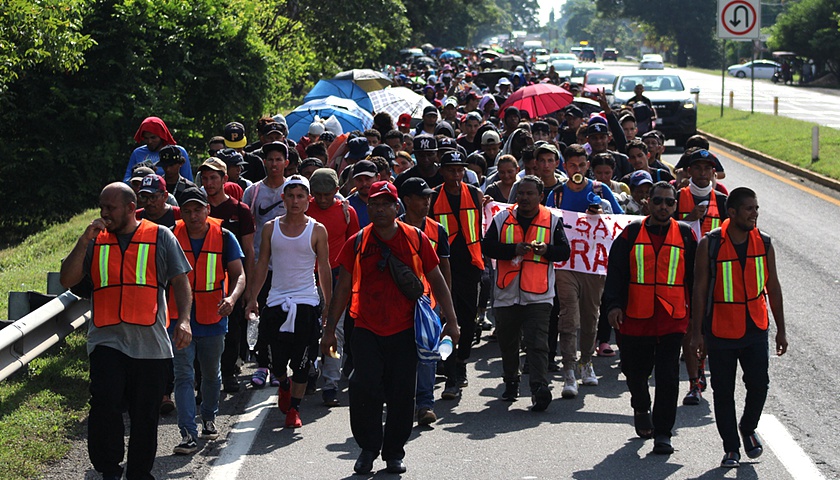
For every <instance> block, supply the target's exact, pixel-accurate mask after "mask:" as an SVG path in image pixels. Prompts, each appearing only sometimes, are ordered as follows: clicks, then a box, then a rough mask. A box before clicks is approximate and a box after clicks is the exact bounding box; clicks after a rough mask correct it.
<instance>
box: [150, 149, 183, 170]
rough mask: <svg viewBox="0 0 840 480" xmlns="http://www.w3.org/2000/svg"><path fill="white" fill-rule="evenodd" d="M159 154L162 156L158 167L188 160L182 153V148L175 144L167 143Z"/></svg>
mask: <svg viewBox="0 0 840 480" xmlns="http://www.w3.org/2000/svg"><path fill="white" fill-rule="evenodd" d="M158 156H159V157H160V159H159V160H158V162H157V164H156V165H157V166H158V167H167V166H169V165H174V164H176V163H181V162H184V161H186V159H185V158H184V155H183V154H182V153H181V150H179V149H178V147H176V146H175V145H167V146H165V147H163V148H161V149H160V151H159V152H158Z"/></svg>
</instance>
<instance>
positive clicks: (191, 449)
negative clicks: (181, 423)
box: [172, 432, 198, 455]
mask: <svg viewBox="0 0 840 480" xmlns="http://www.w3.org/2000/svg"><path fill="white" fill-rule="evenodd" d="M196 450H198V444H197V443H195V438H193V436H192V435H190V434H189V433H186V432H184V436H183V438H182V439H181V443H179V444H178V445H175V448H173V449H172V451H173V452H175V453H177V454H179V455H189V454H191V453H195V452H196Z"/></svg>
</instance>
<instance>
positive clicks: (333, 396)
mask: <svg viewBox="0 0 840 480" xmlns="http://www.w3.org/2000/svg"><path fill="white" fill-rule="evenodd" d="M321 400H323V403H324V406H327V407H337V406H339V405H341V403H339V401H338V391H337V390H336V389H334V388H331V389H329V390H324V391H322V392H321Z"/></svg>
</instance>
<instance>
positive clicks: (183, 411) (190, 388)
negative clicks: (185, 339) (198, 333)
mask: <svg viewBox="0 0 840 480" xmlns="http://www.w3.org/2000/svg"><path fill="white" fill-rule="evenodd" d="M224 348H225V336H224V335H214V336H212V337H193V339H192V342H190V344H189V346H188V347H186V348H183V349H181V350H176V349H174V348H173V350H175V358H174V359H173V363H174V366H175V403H176V405H178V429H179V430H180V431H181V432H182V433H183V432H184V430H186V431H187V432H189V433H190V435H192V436H193V437H198V428H197V427H196V424H195V371H194V369H193V362H194V361H195V358H196V356H197V357H198V363H199V364H200V365H201V419H202V420H203V421H209V420H215V419H216V413H218V411H219V396H220V395H221V394H220V390H221V385H222V372H221V360H222V351H223V350H224Z"/></svg>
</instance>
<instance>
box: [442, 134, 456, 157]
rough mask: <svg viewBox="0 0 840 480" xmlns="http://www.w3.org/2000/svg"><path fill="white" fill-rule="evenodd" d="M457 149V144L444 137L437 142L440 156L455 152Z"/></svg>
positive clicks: (453, 140)
mask: <svg viewBox="0 0 840 480" xmlns="http://www.w3.org/2000/svg"><path fill="white" fill-rule="evenodd" d="M457 148H458V142H456V141H455V139H453V138H449V137H444V138H441V139H440V140H439V141H438V152H441V155H442V154H443V152H449V151H453V150H457Z"/></svg>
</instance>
